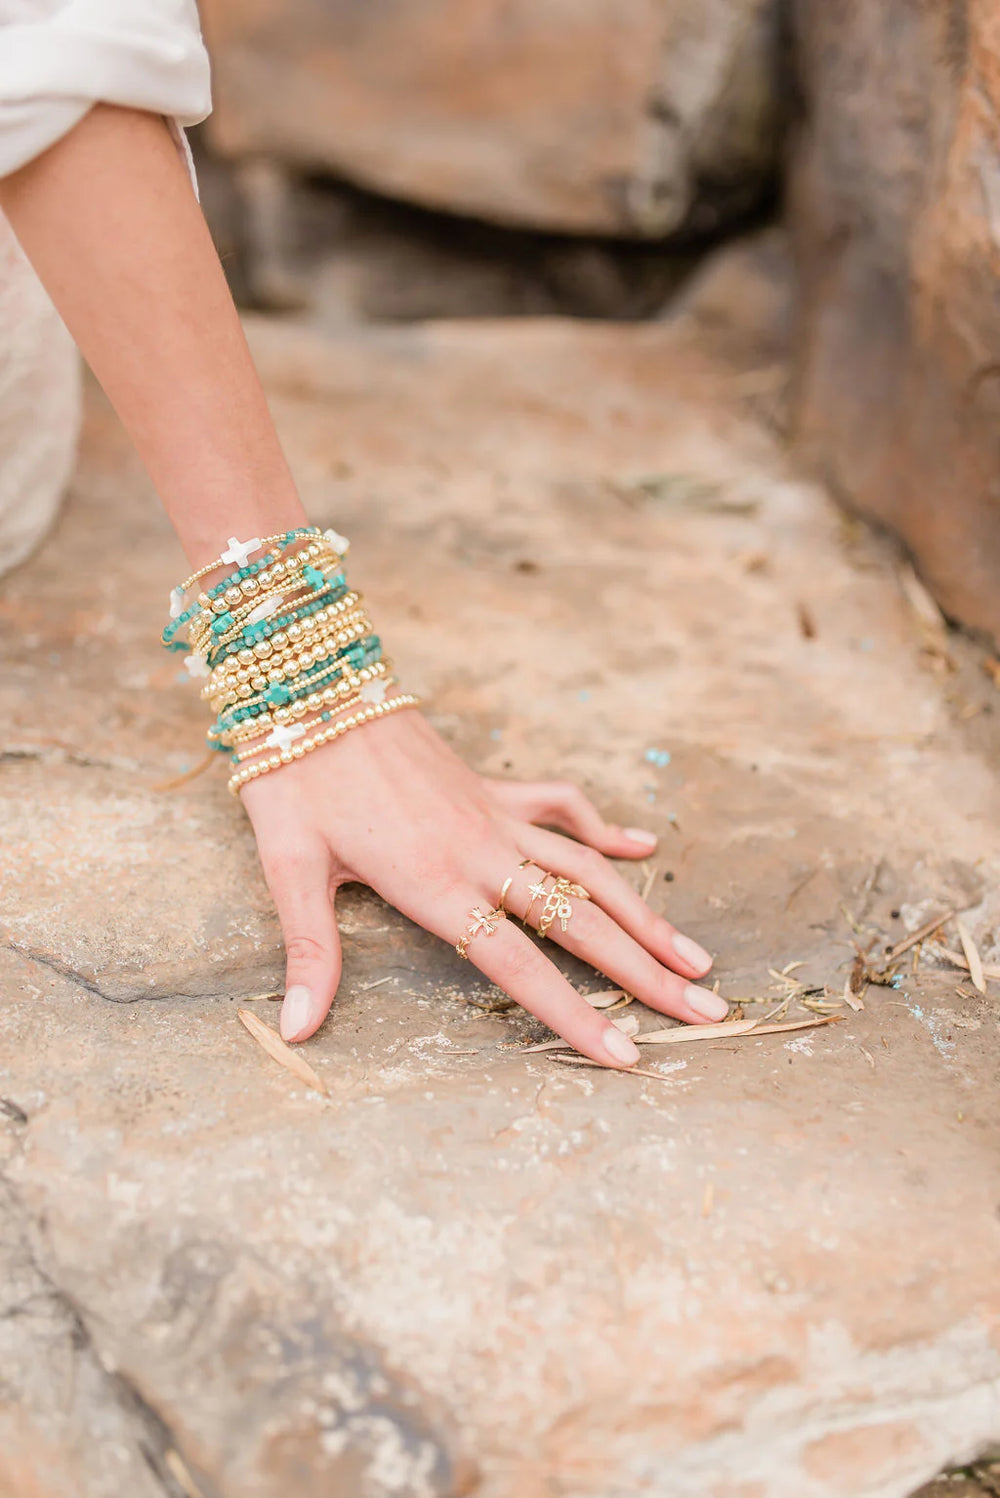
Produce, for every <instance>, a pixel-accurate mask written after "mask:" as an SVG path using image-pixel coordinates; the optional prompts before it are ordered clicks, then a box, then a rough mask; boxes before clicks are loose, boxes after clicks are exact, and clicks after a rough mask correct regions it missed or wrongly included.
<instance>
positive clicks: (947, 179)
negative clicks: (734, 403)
mask: <svg viewBox="0 0 1000 1498" xmlns="http://www.w3.org/2000/svg"><path fill="white" fill-rule="evenodd" d="M797 30H798V44H799V58H800V67H801V71H802V79H803V88H804V92H805V94H806V99H807V123H806V129H805V133H804V136H803V139H802V142H801V145H800V147H799V150H798V155H797V161H796V164H795V171H794V179H793V188H792V194H791V216H792V220H793V224H794V228H795V235H796V243H797V253H798V263H799V268H800V273H801V279H802V288H803V317H802V331H801V348H800V375H801V378H800V385H799V388H800V402H799V425H800V429H801V435H802V438H803V442H804V445H805V446H806V447H807V449H808V450H809V451H811V453H812V455H813V457H814V458H815V460H816V461H817V462H818V463H819V465H820V467H821V469H822V472H823V474H824V476H825V478H826V479H827V481H828V482H829V483H830V485H831V486H832V487H833V488H834V489H835V491H836V492H837V493H838V494H839V495H840V496H841V497H842V498H843V499H844V500H845V502H846V503H847V504H849V505H851V506H852V507H855V508H857V509H859V510H861V511H862V512H863V513H864V514H866V515H868V516H870V517H872V518H874V519H876V520H879V521H882V522H884V523H885V524H886V525H887V526H888V527H889V528H890V529H891V530H893V531H894V532H895V533H896V534H897V535H899V536H900V537H901V538H902V540H903V541H904V542H905V544H906V546H907V547H908V548H909V549H910V551H911V552H912V554H913V556H914V558H915V559H916V561H917V564H918V566H919V569H920V571H921V573H922V575H923V577H924V579H925V580H926V582H927V583H928V584H929V586H930V587H931V589H932V590H933V591H934V593H935V594H936V596H937V598H938V600H939V601H940V603H941V605H942V607H943V608H944V609H945V610H946V611H947V612H948V614H950V615H952V616H953V617H954V618H956V619H959V620H961V621H962V622H963V623H965V624H967V625H970V626H972V627H974V628H977V629H982V630H986V631H989V632H991V633H992V634H993V635H994V636H995V637H1000V588H998V586H997V583H998V579H1000V468H998V465H997V443H996V433H997V423H998V420H1000V378H998V369H1000V363H998V360H1000V298H998V296H997V285H998V277H1000V164H998V155H997V150H998V142H1000V12H998V10H997V7H996V6H995V5H993V4H990V3H989V0H958V3H951V0H948V3H945V0H940V3H935V4H931V5H922V6H914V5H910V4H907V3H906V0H890V3H886V4H883V5H867V4H865V3H863V0H844V3H840V4H834V5H831V4H824V5H817V4H810V3H808V0H803V3H801V4H799V5H798V6H797Z"/></svg>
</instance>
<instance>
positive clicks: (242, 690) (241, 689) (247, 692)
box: [236, 682, 253, 697]
mask: <svg viewBox="0 0 1000 1498" xmlns="http://www.w3.org/2000/svg"><path fill="white" fill-rule="evenodd" d="M236 695H237V696H238V697H252V696H253V690H252V688H251V687H249V686H247V684H246V683H245V682H244V683H242V684H241V685H240V686H238V687H237V688H236Z"/></svg>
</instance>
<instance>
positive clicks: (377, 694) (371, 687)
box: [360, 681, 385, 702]
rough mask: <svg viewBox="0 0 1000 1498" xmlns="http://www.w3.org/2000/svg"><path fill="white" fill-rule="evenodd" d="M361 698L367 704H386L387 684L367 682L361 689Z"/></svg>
mask: <svg viewBox="0 0 1000 1498" xmlns="http://www.w3.org/2000/svg"><path fill="white" fill-rule="evenodd" d="M360 696H361V697H362V699H363V700H364V701H365V702H384V701H385V682H384V681H366V682H365V684H364V686H363V687H362V688H361V692H360Z"/></svg>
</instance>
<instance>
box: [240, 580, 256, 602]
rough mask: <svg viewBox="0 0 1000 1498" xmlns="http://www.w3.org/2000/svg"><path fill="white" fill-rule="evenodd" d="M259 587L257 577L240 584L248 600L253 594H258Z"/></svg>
mask: <svg viewBox="0 0 1000 1498" xmlns="http://www.w3.org/2000/svg"><path fill="white" fill-rule="evenodd" d="M259 587H260V583H259V582H258V581H257V579H256V578H255V577H245V578H244V579H243V581H242V582H241V583H240V591H241V592H242V593H245V594H246V595H247V597H248V598H249V597H250V595H251V594H252V593H256V592H257V590H258V588H259Z"/></svg>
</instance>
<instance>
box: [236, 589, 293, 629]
mask: <svg viewBox="0 0 1000 1498" xmlns="http://www.w3.org/2000/svg"><path fill="white" fill-rule="evenodd" d="M284 601H285V600H284V599H283V598H282V597H281V595H280V594H279V593H273V594H272V595H271V597H270V598H265V599H264V601H263V602H262V603H259V604H258V605H257V607H256V608H255V609H251V610H250V612H249V614H247V617H246V621H245V622H246V623H247V624H257V623H258V622H259V621H260V620H261V619H266V618H267V617H268V616H269V615H270V614H276V613H277V612H278V610H279V609H280V608H281V606H282V604H283V603H284Z"/></svg>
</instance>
